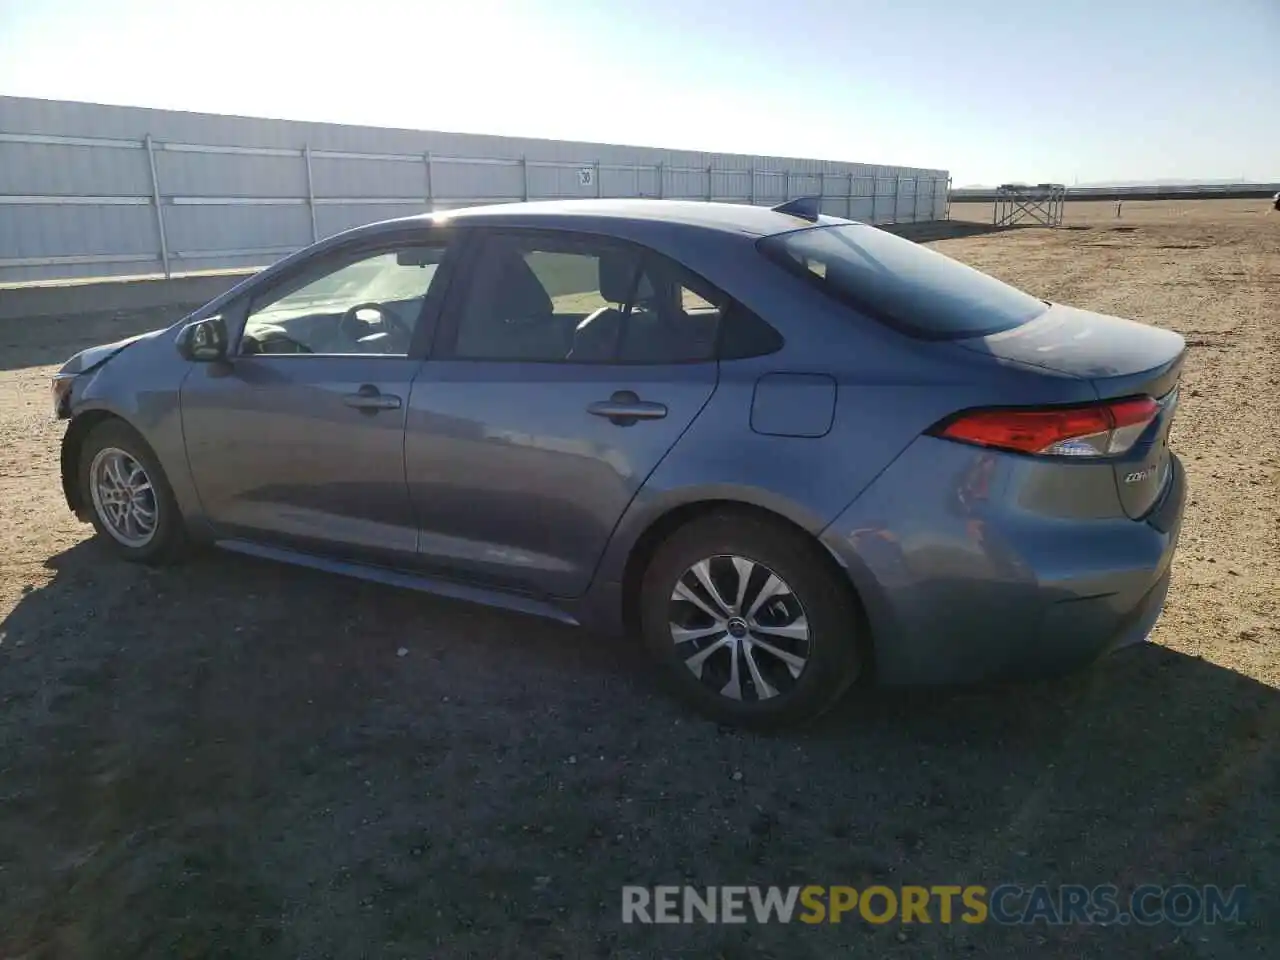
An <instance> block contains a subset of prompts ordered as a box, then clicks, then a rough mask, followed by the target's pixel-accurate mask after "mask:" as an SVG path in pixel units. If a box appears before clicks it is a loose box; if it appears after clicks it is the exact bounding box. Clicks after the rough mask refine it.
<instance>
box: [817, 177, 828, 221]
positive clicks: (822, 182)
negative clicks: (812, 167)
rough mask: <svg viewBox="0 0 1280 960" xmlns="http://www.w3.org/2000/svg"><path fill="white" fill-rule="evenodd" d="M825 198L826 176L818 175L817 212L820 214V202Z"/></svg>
mask: <svg viewBox="0 0 1280 960" xmlns="http://www.w3.org/2000/svg"><path fill="white" fill-rule="evenodd" d="M826 196H827V175H826V174H825V173H820V174H818V212H819V213H821V212H822V202H823V200H824V199H826Z"/></svg>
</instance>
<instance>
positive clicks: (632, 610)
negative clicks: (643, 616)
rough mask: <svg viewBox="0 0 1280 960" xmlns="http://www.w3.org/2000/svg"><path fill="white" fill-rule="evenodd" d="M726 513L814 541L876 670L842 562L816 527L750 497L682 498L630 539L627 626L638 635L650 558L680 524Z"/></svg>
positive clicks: (867, 628)
mask: <svg viewBox="0 0 1280 960" xmlns="http://www.w3.org/2000/svg"><path fill="white" fill-rule="evenodd" d="M725 513H731V514H738V515H740V516H746V517H750V518H751V519H753V520H756V521H761V522H764V523H768V524H771V525H773V526H775V527H778V528H780V529H784V530H787V531H788V532H790V533H792V534H794V535H796V536H798V537H800V538H801V539H803V540H804V541H806V542H807V543H808V544H809V545H810V547H811V548H812V550H813V553H814V556H815V557H817V558H818V559H819V562H820V563H822V564H823V565H824V566H826V567H827V569H828V570H830V571H831V572H832V573H833V574H834V576H835V577H836V580H837V582H839V583H840V584H841V585H842V587H843V589H845V590H846V591H847V595H848V597H849V599H850V600H851V602H852V604H853V608H854V610H855V611H857V616H858V620H859V623H858V626H859V633H860V635H861V638H862V640H863V644H862V646H863V649H862V655H863V657H864V661H863V673H864V675H865V676H867V677H871V676H874V674H875V642H874V637H873V635H872V631H871V624H870V620H869V618H868V616H867V610H866V606H865V604H864V603H863V601H862V597H861V596H860V594H859V593H858V590H857V588H856V587H855V585H854V583H853V580H852V579H851V578H850V577H849V573H848V571H847V570H846V569H845V568H844V566H843V564H841V563H840V561H839V560H838V559H837V558H836V557H835V555H834V554H832V552H831V551H830V550H829V549H828V548H827V546H826V545H825V544H824V543H823V542H822V541H821V540H820V539H819V538H818V537H817V536H816V535H815V534H814V533H813V532H812V531H810V530H808V529H806V528H805V527H804V526H803V525H802V524H800V523H798V522H797V521H796V520H795V519H792V518H790V517H788V516H786V515H785V514H783V513H779V512H778V511H776V510H771V509H769V508H768V507H765V506H761V505H760V504H756V503H751V502H749V501H745V500H733V499H726V498H714V499H706V500H694V501H690V502H685V503H681V504H678V505H676V506H673V507H671V508H670V509H668V510H666V511H665V512H663V513H661V514H660V515H659V516H657V517H655V518H653V519H652V520H651V521H650V522H649V524H648V525H647V526H646V527H645V528H644V529H643V530H642V531H641V533H640V535H639V536H638V537H637V538H636V539H635V541H634V542H633V543H632V545H631V549H630V552H629V553H628V554H627V559H626V562H625V564H624V566H623V571H622V580H621V586H622V590H621V603H622V611H621V614H622V622H623V626H624V628H625V629H626V631H627V632H628V634H630V635H634V634H635V633H636V632H638V630H639V625H640V587H641V583H642V581H643V579H644V574H645V570H646V569H648V566H649V563H650V561H651V560H652V559H653V556H654V554H655V553H656V552H657V550H658V548H659V547H660V546H661V545H662V544H663V543H664V542H665V541H666V540H667V539H668V538H669V537H671V536H672V535H673V534H674V533H675V532H676V531H677V530H680V529H682V528H683V527H685V526H687V525H688V524H690V523H693V522H694V521H696V520H700V519H702V518H703V517H707V516H711V515H712V514H725Z"/></svg>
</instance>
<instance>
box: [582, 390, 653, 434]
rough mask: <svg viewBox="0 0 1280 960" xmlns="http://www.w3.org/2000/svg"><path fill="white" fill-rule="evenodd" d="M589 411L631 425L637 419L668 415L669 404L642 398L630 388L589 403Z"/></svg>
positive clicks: (627, 425)
mask: <svg viewBox="0 0 1280 960" xmlns="http://www.w3.org/2000/svg"><path fill="white" fill-rule="evenodd" d="M587 413H589V414H591V415H592V416H593V417H604V418H605V419H607V420H611V421H613V422H614V423H616V424H617V425H618V426H620V427H629V426H631V425H632V424H633V423H635V422H636V421H637V420H661V419H662V418H663V417H665V416H666V415H667V405H666V404H665V403H653V402H652V401H649V400H641V399H640V398H639V397H638V396H636V395H635V393H633V392H632V391H630V390H619V391H618V392H617V393H615V394H614V395H613V396H612V397H610V398H609V399H608V400H596V401H595V402H593V403H590V404H588V405H587Z"/></svg>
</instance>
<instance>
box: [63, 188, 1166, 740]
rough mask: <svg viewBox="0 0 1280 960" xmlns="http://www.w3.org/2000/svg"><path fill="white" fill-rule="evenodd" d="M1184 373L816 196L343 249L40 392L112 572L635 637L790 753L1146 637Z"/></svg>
mask: <svg viewBox="0 0 1280 960" xmlns="http://www.w3.org/2000/svg"><path fill="white" fill-rule="evenodd" d="M1184 355H1185V344H1184V342H1183V340H1182V338H1181V337H1179V336H1178V335H1177V334H1174V333H1170V332H1167V331H1164V330H1159V329H1155V328H1152V327H1148V326H1145V325H1142V324H1140V323H1135V322H1132V321H1129V320H1124V319H1120V318H1117V317H1111V316H1104V315H1100V314H1096V313H1090V312H1087V311H1084V310H1079V309H1074V308H1072V307H1069V306H1064V305H1061V304H1051V303H1046V302H1043V301H1041V300H1039V299H1037V298H1035V297H1033V296H1030V295H1029V294H1026V293H1024V292H1022V291H1020V290H1017V289H1015V288H1013V287H1010V286H1008V285H1006V284H1004V283H1002V282H1000V281H998V280H996V279H994V278H992V277H990V276H987V275H986V274H983V273H979V272H978V271H975V270H972V269H970V268H968V267H966V266H963V265H961V264H959V263H957V262H956V261H954V260H951V259H949V258H948V257H945V256H943V255H941V254H939V253H937V252H935V251H931V250H929V249H927V248H924V247H921V246H919V245H916V244H913V243H911V242H909V241H907V240H904V239H900V238H898V237H895V236H892V235H890V234H889V233H887V232H885V231H882V230H879V229H876V228H874V227H870V226H867V225H865V224H860V223H855V222H852V221H848V220H841V219H837V218H833V217H827V216H822V215H820V214H819V213H818V212H817V210H816V204H814V203H811V202H808V201H793V202H791V203H789V204H785V205H783V206H782V207H779V208H775V209H765V208H760V207H749V206H734V205H724V204H713V203H696V202H678V201H645V200H639V201H634V200H632V201H624V200H618V201H608V200H602V201H569V202H555V203H531V204H513V205H505V206H498V207H485V208H473V209H467V210H457V211H452V212H449V213H438V214H434V215H431V216H422V217H413V218H409V219H403V220H395V221H390V222H386V223H378V224H373V225H370V226H367V227H361V228H358V229H355V230H352V231H349V232H347V233H343V234H340V235H338V236H335V237H331V238H329V239H327V240H324V241H322V242H320V243H318V244H316V245H314V246H312V247H309V248H307V249H306V250H303V251H301V252H299V253H297V254H295V255H293V256H290V257H288V258H286V259H285V260H283V261H281V262H279V263H277V264H275V265H274V266H272V267H270V268H268V269H266V270H264V271H262V272H261V273H259V274H257V275H255V276H253V277H252V278H250V279H248V280H245V281H244V282H243V283H241V284H239V285H238V286H236V287H234V288H233V289H231V290H229V291H228V292H226V293H225V294H223V295H222V296H220V297H218V298H217V299H216V300H214V301H213V302H211V303H209V304H208V305H207V306H205V307H203V308H201V309H200V310H197V311H196V312H195V313H193V314H191V315H190V316H188V317H186V318H184V319H183V320H181V321H179V322H178V323H176V324H175V325H174V326H173V327H170V328H168V329H166V330H161V331H155V332H153V333H150V334H145V335H143V336H141V337H136V338H133V339H131V340H127V341H123V342H120V343H115V344H110V345H107V346H102V347H95V348H93V349H90V350H86V351H84V352H83V353H80V354H78V355H76V356H75V357H73V358H71V360H69V361H68V362H67V364H66V365H65V366H64V367H63V368H62V370H61V371H60V372H59V373H58V374H57V375H56V377H55V378H54V382H53V392H54V405H55V409H56V412H57V415H58V416H59V417H63V418H67V419H69V421H70V424H69V427H68V429H67V431H66V434H65V438H64V440H63V445H62V472H63V488H64V491H65V494H66V498H67V501H68V503H69V504H70V506H71V509H72V510H73V511H75V513H76V514H77V515H78V516H79V517H81V518H82V519H84V520H87V521H90V522H92V523H93V524H94V526H95V527H96V528H97V531H98V533H99V534H100V536H101V538H102V540H103V541H104V542H105V543H107V544H108V545H109V546H110V547H112V548H113V549H114V550H115V552H116V553H118V554H119V555H120V556H121V557H123V558H125V559H127V560H135V561H143V562H148V563H153V562H161V561H168V560H171V559H173V558H175V557H177V556H179V555H180V553H181V552H182V551H183V550H184V549H185V548H186V547H188V546H190V545H193V544H200V543H212V544H216V545H218V546H220V547H223V548H225V549H227V550H232V551H237V552H240V553H245V554H252V555H255V556H259V557H266V558H271V559H275V560H281V561H286V562H291V563H297V564H302V565H305V566H310V567H315V568H319V569H322V570H329V571H334V572H338V573H344V574H349V575H354V576H358V577H365V578H369V579H373V580H378V581H382V582H386V583H391V584H398V585H403V586H406V587H411V588H416V589H420V590H425V591H428V592H432V593H436V594H442V595H445V596H450V597H456V598H462V599H467V600H472V601H477V602H481V603H488V604H494V605H498V606H502V607H506V608H508V609H511V610H516V611H522V612H524V613H527V614H532V615H538V616H543V617H550V618H552V619H555V620H559V621H562V622H565V623H570V624H582V625H585V626H589V627H591V628H592V629H595V630H597V631H600V632H602V633H605V632H613V633H628V634H633V635H638V636H639V637H641V638H642V639H643V642H644V644H645V645H646V646H647V648H648V649H649V651H650V652H651V653H652V655H653V656H654V658H655V659H656V660H657V662H658V664H659V665H660V666H661V668H662V674H663V675H664V676H665V677H666V678H667V680H668V681H669V682H670V686H671V688H672V689H673V690H674V691H675V692H676V693H677V694H678V695H680V696H682V697H684V698H685V699H686V700H688V701H689V702H690V703H691V704H692V705H693V706H695V707H696V708H698V709H700V710H702V711H703V712H704V713H706V714H708V715H710V716H712V717H714V718H716V719H718V720H721V721H723V722H728V723H736V724H742V725H749V726H770V725H776V724H781V723H784V722H795V721H801V720H806V719H810V718H812V717H814V716H816V715H818V714H820V713H821V712H822V711H824V710H825V709H827V708H828V707H829V706H831V705H832V704H833V703H834V702H835V700H836V699H837V698H838V697H840V696H841V694H842V693H843V692H844V691H845V690H846V689H847V688H848V687H849V686H850V685H851V684H852V683H853V682H854V681H855V680H859V679H864V680H876V681H878V682H881V683H886V684H898V683H910V684H922V683H952V682H962V681H973V680H979V679H983V678H989V677H1010V676H1025V675H1039V674H1045V673H1050V672H1056V671H1063V670H1068V669H1072V668H1075V667H1077V666H1080V665H1082V664H1085V663H1087V662H1089V661H1092V660H1094V659H1096V658H1097V657H1098V656H1100V655H1101V654H1103V653H1104V652H1106V651H1108V650H1111V649H1114V648H1116V647H1118V646H1122V645H1125V644H1129V643H1134V642H1139V641H1142V640H1144V639H1145V638H1146V637H1147V635H1148V634H1149V633H1150V631H1151V628H1152V626H1153V625H1154V623H1155V621H1156V618H1157V617H1158V616H1159V614H1160V611H1161V608H1162V606H1163V604H1164V599H1165V593H1166V591H1167V589H1168V585H1169V575H1170V573H1169V571H1170V562H1171V560H1172V557H1173V553H1174V549H1175V546H1176V543H1177V538H1178V530H1179V525H1180V521H1181V517H1182V511H1183V502H1184V499H1185V484H1184V479H1183V471H1182V468H1181V466H1180V464H1179V461H1178V459H1177V457H1175V456H1174V455H1172V454H1171V453H1170V452H1169V450H1168V436H1169V428H1170V425H1171V423H1172V422H1173V419H1174V411H1175V409H1176V406H1177V397H1178V389H1177V388H1178V379H1179V376H1180V371H1181V367H1182V363H1183V359H1184ZM302 614H303V611H299V615H302Z"/></svg>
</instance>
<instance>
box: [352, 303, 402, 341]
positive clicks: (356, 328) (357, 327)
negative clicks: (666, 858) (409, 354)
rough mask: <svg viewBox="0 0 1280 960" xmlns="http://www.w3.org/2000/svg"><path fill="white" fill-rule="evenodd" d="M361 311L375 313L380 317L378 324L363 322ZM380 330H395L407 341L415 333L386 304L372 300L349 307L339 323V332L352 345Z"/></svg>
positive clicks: (388, 331)
mask: <svg viewBox="0 0 1280 960" xmlns="http://www.w3.org/2000/svg"><path fill="white" fill-rule="evenodd" d="M361 311H363V312H366V313H367V312H369V311H373V312H374V313H376V314H377V315H378V322H377V323H376V324H372V323H370V322H369V321H367V320H362V319H360V317H359V316H358V315H359V314H360V313H361ZM379 328H381V329H382V330H383V331H385V332H387V333H390V332H391V331H392V330H393V329H394V330H396V331H398V332H399V333H401V334H402V335H403V336H404V338H405V340H406V341H408V340H410V339H412V338H413V331H412V330H410V329H409V325H408V324H407V323H405V322H404V320H403V319H402V318H401V317H400V315H399V314H397V313H396V312H395V311H394V310H392V309H391V308H390V307H388V306H387V305H385V304H382V303H378V302H377V301H374V300H370V301H367V302H365V303H357V304H356V305H355V306H353V307H349V308H348V309H347V311H346V313H344V314H343V315H342V319H340V320H339V321H338V330H339V331H340V332H341V333H342V335H343V336H344V337H346V338H347V339H348V340H350V341H351V342H352V343H359V342H360V340H361V339H362V338H364V337H367V336H368V335H369V334H371V333H377V332H379Z"/></svg>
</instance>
